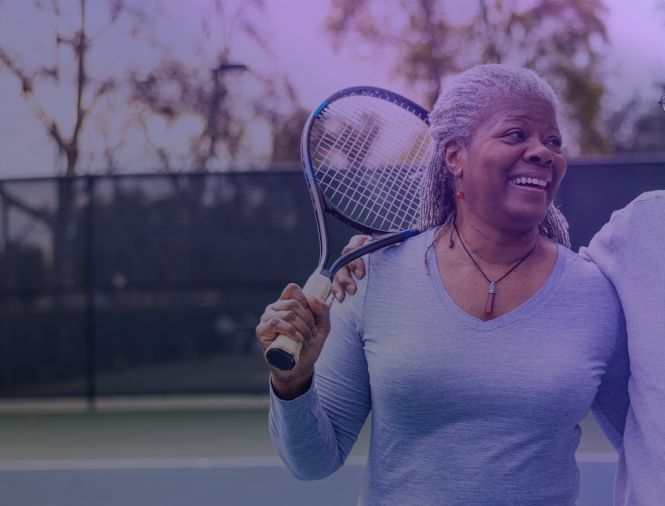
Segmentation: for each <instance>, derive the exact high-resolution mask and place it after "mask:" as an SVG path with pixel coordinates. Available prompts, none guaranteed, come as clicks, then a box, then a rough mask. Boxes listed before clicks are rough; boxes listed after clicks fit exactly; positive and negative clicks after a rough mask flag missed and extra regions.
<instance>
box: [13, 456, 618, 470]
mask: <svg viewBox="0 0 665 506" xmlns="http://www.w3.org/2000/svg"><path fill="white" fill-rule="evenodd" d="M577 461H578V462H580V463H613V462H616V461H617V455H616V454H614V453H578V454H577ZM366 464H367V456H366V455H351V456H350V457H349V458H348V459H347V461H346V464H345V466H364V465H366ZM256 467H284V464H283V463H282V461H281V460H280V459H279V458H278V457H217V458H205V457H202V458H154V459H64V460H21V461H5V462H2V461H0V472H2V471H100V470H132V469H233V468H237V469H239V468H243V469H244V468H256Z"/></svg>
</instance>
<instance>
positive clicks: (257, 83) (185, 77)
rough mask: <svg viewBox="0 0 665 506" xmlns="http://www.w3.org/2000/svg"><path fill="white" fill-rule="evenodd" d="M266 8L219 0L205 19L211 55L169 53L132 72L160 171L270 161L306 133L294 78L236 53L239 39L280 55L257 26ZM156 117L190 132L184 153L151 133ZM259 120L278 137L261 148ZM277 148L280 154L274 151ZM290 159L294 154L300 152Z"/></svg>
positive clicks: (256, 1)
mask: <svg viewBox="0 0 665 506" xmlns="http://www.w3.org/2000/svg"><path fill="white" fill-rule="evenodd" d="M263 11H264V4H263V1H262V0H253V1H251V2H229V1H226V2H223V1H221V0H217V1H215V2H214V3H213V4H212V9H211V10H210V11H209V12H205V13H204V14H203V18H202V19H201V36H200V40H199V41H198V45H199V46H200V47H206V48H208V49H209V50H208V51H207V52H206V54H203V55H193V56H194V57H193V58H192V60H191V61H188V62H185V61H183V60H182V59H178V58H175V57H166V58H164V59H163V60H162V61H161V62H160V63H159V64H158V65H157V66H155V67H154V68H152V69H149V70H147V71H145V70H138V69H137V70H134V71H133V72H132V73H131V88H132V100H133V102H134V104H136V105H137V106H138V109H137V111H138V121H139V123H140V124H141V125H143V132H144V135H145V138H146V143H147V144H148V146H149V149H151V150H152V151H153V152H154V153H155V154H156V155H157V157H158V159H159V160H160V170H163V171H167V172H171V171H177V170H185V171H195V172H207V171H210V170H213V169H221V170H233V169H235V168H236V167H237V166H238V160H242V165H245V166H247V165H252V164H256V163H261V164H262V165H263V164H265V163H267V162H268V161H269V160H271V159H273V160H274V159H275V156H277V157H278V158H281V159H284V158H285V157H287V156H289V155H286V153H285V152H284V150H283V148H284V146H286V145H288V146H293V144H294V142H293V137H294V136H297V137H298V138H299V132H298V133H297V134H296V133H295V131H296V130H297V128H295V127H293V128H291V127H292V124H291V123H292V122H294V121H297V120H296V119H295V118H297V119H298V120H299V119H301V118H302V112H301V110H299V106H298V101H297V97H296V96H295V93H294V92H293V89H292V87H291V85H290V83H289V81H288V79H287V78H286V77H285V76H283V75H279V73H278V72H277V71H276V70H275V69H271V68H267V69H263V68H255V67H254V66H251V67H250V66H247V65H245V62H244V61H242V59H239V58H238V56H236V55H237V54H238V51H236V47H237V46H238V45H239V43H243V44H245V46H247V45H252V46H254V47H255V48H256V49H257V50H258V51H259V52H261V53H263V54H264V56H265V57H266V58H267V59H271V57H272V56H273V55H272V53H271V50H270V48H269V45H268V43H267V42H266V40H265V39H264V38H263V35H262V31H261V30H260V29H259V27H258V25H259V23H260V22H261V21H262V20H263V18H262V16H263V15H264V12H263ZM210 48H214V49H213V50H212V51H210ZM294 111H296V112H295V113H294ZM155 117H158V118H160V119H161V120H162V121H163V122H164V123H165V124H166V127H167V128H171V129H173V130H175V129H176V128H181V131H182V132H186V134H184V135H183V136H182V138H183V141H184V142H183V145H184V146H186V151H185V152H184V153H183V152H180V153H178V151H177V150H175V149H173V147H172V146H169V145H168V144H166V143H165V142H164V140H163V139H162V138H160V134H156V133H154V132H153V131H152V129H151V121H152V120H153V119H154V118H155ZM184 124H187V125H188V129H187V130H185V127H183V125H184ZM257 124H263V125H264V126H265V129H266V130H268V131H269V132H270V134H269V137H270V136H272V140H270V139H269V140H265V139H264V140H262V141H260V142H262V143H264V144H265V145H260V146H259V145H257V142H259V141H257V140H256V139H255V138H253V137H252V131H251V128H252V127H256V125H257ZM193 125H194V126H193ZM285 126H287V127H289V128H284V127H285ZM300 127H302V125H300ZM275 136H278V137H275ZM285 136H286V137H288V140H287V139H286V138H285ZM268 144H272V145H268ZM289 149H291V148H289ZM261 151H262V152H264V160H263V161H259V162H257V160H256V156H252V155H253V154H254V153H257V152H261ZM277 151H279V154H278V155H271V154H270V152H277ZM290 156H292V158H291V159H292V160H293V159H295V158H296V157H297V151H296V152H295V153H293V154H292V155H290Z"/></svg>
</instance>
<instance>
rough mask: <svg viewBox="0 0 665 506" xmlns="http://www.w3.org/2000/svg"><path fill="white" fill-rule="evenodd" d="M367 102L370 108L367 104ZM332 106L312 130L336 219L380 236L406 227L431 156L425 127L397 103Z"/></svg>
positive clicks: (321, 179)
mask: <svg viewBox="0 0 665 506" xmlns="http://www.w3.org/2000/svg"><path fill="white" fill-rule="evenodd" d="M370 101H371V103H369V102H370ZM339 102H344V103H343V104H342V103H337V102H334V103H333V104H331V106H329V108H328V109H327V110H325V111H324V112H323V114H322V115H321V117H320V118H319V119H318V120H317V121H316V122H315V124H314V125H313V128H312V137H311V143H310V145H311V154H312V161H313V167H314V170H315V173H316V177H317V181H318V183H319V187H320V188H321V190H322V192H323V193H324V195H325V196H326V198H327V199H328V201H329V202H330V204H331V205H332V206H333V207H334V208H335V209H337V211H339V212H340V213H341V214H343V215H345V216H347V217H348V218H350V219H352V220H353V221H355V222H357V223H360V224H362V225H364V226H366V227H369V228H372V229H375V230H379V231H386V232H388V231H396V230H405V229H408V228H411V227H412V226H413V225H414V223H415V221H416V220H417V217H418V208H419V187H420V181H421V179H422V175H423V173H424V169H425V167H426V165H427V163H428V161H429V158H430V157H431V151H432V142H431V140H430V138H429V135H428V134H427V125H426V124H425V122H424V121H423V120H422V119H421V118H419V117H418V116H416V115H415V114H414V112H415V111H408V110H405V109H404V108H402V107H401V106H400V105H399V104H397V105H396V103H390V102H388V101H386V100H383V99H379V98H373V97H367V96H365V97H351V98H349V99H347V100H342V101H339Z"/></svg>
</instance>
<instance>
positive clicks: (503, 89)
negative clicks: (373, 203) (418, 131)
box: [418, 64, 570, 248]
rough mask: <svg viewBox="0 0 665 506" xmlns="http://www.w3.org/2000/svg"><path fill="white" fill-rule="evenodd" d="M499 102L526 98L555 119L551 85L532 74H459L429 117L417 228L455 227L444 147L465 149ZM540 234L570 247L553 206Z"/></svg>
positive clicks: (488, 69) (492, 70)
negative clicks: (428, 153) (430, 147)
mask: <svg viewBox="0 0 665 506" xmlns="http://www.w3.org/2000/svg"><path fill="white" fill-rule="evenodd" d="M503 97H520V98H531V99H537V100H540V101H544V102H546V103H547V104H549V105H550V106H551V107H552V109H553V110H554V112H555V114H556V112H557V110H558V102H557V98H556V95H555V94H554V91H553V90H552V88H551V87H550V85H549V84H548V83H547V82H546V81H545V80H544V79H543V78H542V77H540V76H539V75H538V74H536V73H535V72H533V71H531V70H528V69H525V68H521V67H513V66H509V65H500V64H486V65H477V66H475V67H472V68H470V69H468V70H467V71H465V72H463V73H462V74H460V75H459V76H457V78H455V79H454V81H452V83H451V85H450V86H449V87H447V89H446V90H444V92H443V93H442V94H441V95H440V96H439V98H438V99H437V101H436V104H435V105H434V109H432V112H431V113H430V115H429V121H430V135H431V136H432V138H433V139H434V142H435V150H434V156H433V157H432V159H431V161H430V164H429V166H428V168H427V170H426V172H425V176H424V178H423V183H422V186H421V200H420V217H419V222H418V228H419V229H420V230H426V229H428V228H431V227H436V226H439V225H446V224H451V223H454V220H455V216H456V213H457V207H456V203H455V181H454V177H453V174H452V173H451V172H450V171H449V170H448V169H447V167H446V163H445V159H444V152H445V148H446V145H447V144H448V143H449V142H451V141H457V142H459V143H460V144H461V145H462V146H464V147H468V146H469V145H470V144H471V140H472V139H473V136H474V135H475V134H476V131H477V129H478V126H479V125H480V123H481V122H482V121H483V119H484V114H485V113H486V111H487V108H488V107H489V106H490V105H491V104H492V103H496V101H497V100H501V98H503ZM538 230H539V232H540V233H541V234H542V235H544V236H546V237H549V238H550V239H552V240H553V241H555V242H557V243H559V244H562V245H564V246H566V247H567V248H570V236H569V234H568V221H567V220H566V218H565V217H564V215H563V214H562V213H561V211H559V209H557V208H556V207H555V206H554V203H552V204H551V205H550V206H549V208H548V209H547V214H546V215H545V217H544V218H543V220H542V221H541V222H540V223H539V224H538Z"/></svg>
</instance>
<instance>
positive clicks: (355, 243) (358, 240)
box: [342, 235, 372, 254]
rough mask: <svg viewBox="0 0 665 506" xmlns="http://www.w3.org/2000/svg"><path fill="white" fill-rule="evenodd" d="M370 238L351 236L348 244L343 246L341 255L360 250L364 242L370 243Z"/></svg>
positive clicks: (367, 236) (368, 236) (366, 236)
mask: <svg viewBox="0 0 665 506" xmlns="http://www.w3.org/2000/svg"><path fill="white" fill-rule="evenodd" d="M371 240H372V236H370V235H354V236H351V239H349V243H348V244H347V245H346V246H344V249H343V250H342V254H344V253H348V252H349V251H353V250H354V249H358V248H360V246H363V245H364V244H365V243H366V242H368V241H371Z"/></svg>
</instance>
